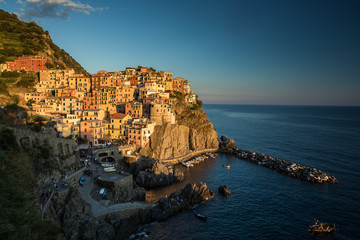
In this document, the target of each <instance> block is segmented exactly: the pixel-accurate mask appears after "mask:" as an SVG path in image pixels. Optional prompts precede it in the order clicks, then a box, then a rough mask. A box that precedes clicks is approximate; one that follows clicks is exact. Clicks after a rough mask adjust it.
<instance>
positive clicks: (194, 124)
mask: <svg viewBox="0 0 360 240" xmlns="http://www.w3.org/2000/svg"><path fill="white" fill-rule="evenodd" d="M174 112H175V115H176V124H173V125H171V124H169V123H167V124H163V125H160V126H156V127H155V131H154V133H153V134H152V135H151V137H150V142H149V143H148V144H147V145H146V146H145V147H144V148H143V149H141V151H140V154H141V155H143V156H147V157H150V158H155V159H160V160H163V159H170V158H174V157H179V156H183V155H185V154H187V153H189V152H190V151H197V150H203V149H213V148H218V146H219V141H218V138H217V133H216V131H215V129H214V127H213V125H212V124H211V122H210V121H209V119H208V117H207V116H206V114H205V112H204V110H203V109H202V108H198V109H194V108H193V107H192V106H189V105H186V103H185V102H184V101H183V100H182V99H181V98H178V101H177V103H176V105H175V107H174Z"/></svg>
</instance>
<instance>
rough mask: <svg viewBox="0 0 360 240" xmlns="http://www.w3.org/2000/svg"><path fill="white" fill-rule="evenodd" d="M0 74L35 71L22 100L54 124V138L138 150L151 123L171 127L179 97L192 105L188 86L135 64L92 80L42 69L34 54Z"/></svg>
mask: <svg viewBox="0 0 360 240" xmlns="http://www.w3.org/2000/svg"><path fill="white" fill-rule="evenodd" d="M1 70H2V71H5V70H6V71H14V70H17V71H18V70H25V71H36V72H39V82H37V83H36V84H35V86H34V90H33V91H31V92H27V93H25V95H24V96H23V99H22V100H24V101H25V102H26V103H27V105H28V106H29V108H30V113H31V114H33V115H35V116H39V117H44V118H47V119H49V120H50V122H53V123H54V124H56V130H57V132H58V135H59V137H64V138H73V139H79V140H80V141H81V142H84V143H88V144H90V145H93V146H97V145H102V144H106V143H109V142H116V143H121V144H125V143H126V144H133V145H136V146H137V147H139V148H141V147H144V146H145V145H146V144H147V143H148V142H149V139H150V135H151V134H152V133H153V131H154V127H155V125H161V124H163V123H170V124H174V123H175V114H174V111H173V106H174V104H175V101H176V99H177V98H176V97H175V96H176V95H179V93H181V94H182V95H183V96H184V100H185V102H186V103H187V104H190V105H191V104H196V103H197V96H196V95H195V94H194V93H193V92H192V91H191V90H190V85H191V84H190V82H189V81H188V80H185V79H184V78H180V77H176V78H174V77H173V73H171V72H165V71H160V72H157V71H156V70H154V69H153V68H148V67H142V66H139V67H137V68H132V67H128V68H126V69H125V70H124V71H120V72H107V71H98V72H97V73H96V74H93V75H92V76H85V75H82V74H77V73H76V72H75V71H74V70H73V69H47V67H46V59H45V58H43V57H40V56H27V57H19V58H18V59H17V60H15V61H13V62H7V63H6V64H2V66H1Z"/></svg>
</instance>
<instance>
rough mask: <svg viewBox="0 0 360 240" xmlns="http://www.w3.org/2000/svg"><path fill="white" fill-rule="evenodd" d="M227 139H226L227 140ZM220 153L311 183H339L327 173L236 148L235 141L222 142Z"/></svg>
mask: <svg viewBox="0 0 360 240" xmlns="http://www.w3.org/2000/svg"><path fill="white" fill-rule="evenodd" d="M225 139H226V138H225ZM220 152H225V153H229V154H232V155H235V156H237V157H238V158H240V159H244V160H248V161H250V162H253V163H256V164H258V165H261V166H264V167H268V168H270V169H274V170H275V171H278V172H280V173H283V174H287V175H289V176H291V177H295V178H300V179H302V180H305V181H308V182H311V183H338V182H339V181H338V180H337V179H336V178H335V177H334V176H331V175H329V174H327V173H325V172H322V171H320V170H318V169H316V168H311V167H305V166H301V165H300V164H296V163H293V162H287V161H284V160H280V159H277V158H274V157H271V156H268V155H265V154H261V153H256V152H252V151H249V150H243V149H239V148H237V147H236V145H235V142H234V140H233V139H230V140H229V141H227V139H226V140H222V142H221V145H220Z"/></svg>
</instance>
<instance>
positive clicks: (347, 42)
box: [0, 0, 360, 106]
mask: <svg viewBox="0 0 360 240" xmlns="http://www.w3.org/2000/svg"><path fill="white" fill-rule="evenodd" d="M0 8H2V9H4V10H6V11H9V12H15V13H17V14H19V16H20V19H23V20H27V21H29V20H35V21H36V22H37V23H38V24H39V25H40V26H42V27H43V28H44V30H48V31H49V32H50V35H51V37H52V39H53V41H54V42H55V43H56V44H57V45H58V46H60V47H61V48H63V49H64V50H66V51H67V52H68V53H69V54H70V55H72V56H73V57H74V58H75V59H76V60H77V61H78V62H79V63H80V64H81V65H82V66H83V67H84V68H85V69H86V70H87V71H88V72H90V73H96V72H97V71H98V70H107V71H121V70H124V69H125V67H127V66H138V65H142V66H149V67H150V66H151V67H154V68H155V69H157V70H164V71H170V72H173V73H174V76H179V77H184V78H185V79H188V80H190V81H191V82H192V89H193V90H194V91H195V92H197V93H198V94H199V95H200V98H201V99H203V100H204V102H205V103H235V104H284V105H287V104H294V105H358V106H359V105H360V1H358V0H339V1H332V0H322V1H317V0H294V1H289V0H283V1H273V0H272V1H268V0H248V1H241V0H238V1H236V0H234V1H230V0H224V1H212V0H204V1H202V0H198V1H197V0H192V1H187V0H181V1H175V0H163V1H162V0H159V1H155V0H152V1H150V0H102V1H98V0H88V1H85V0H0Z"/></svg>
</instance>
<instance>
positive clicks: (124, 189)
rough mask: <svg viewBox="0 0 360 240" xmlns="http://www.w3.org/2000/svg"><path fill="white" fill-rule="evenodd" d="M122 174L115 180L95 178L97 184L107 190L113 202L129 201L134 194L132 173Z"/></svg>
mask: <svg viewBox="0 0 360 240" xmlns="http://www.w3.org/2000/svg"><path fill="white" fill-rule="evenodd" d="M122 175H123V177H122V178H121V179H119V180H117V181H107V180H104V179H101V178H99V179H97V180H96V183H97V185H98V186H100V187H102V188H106V189H107V190H108V195H109V194H110V195H111V196H110V198H111V199H110V200H111V202H113V203H118V202H126V201H129V200H131V199H132V198H133V197H134V194H135V192H134V189H133V176H132V174H126V173H124V174H122Z"/></svg>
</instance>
